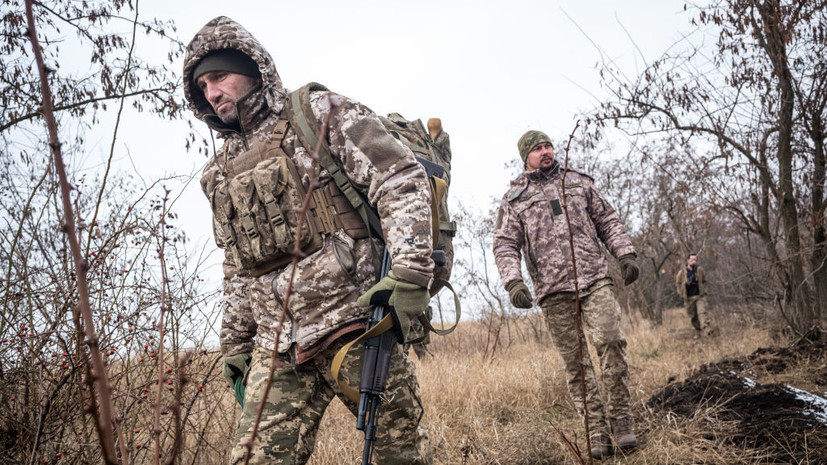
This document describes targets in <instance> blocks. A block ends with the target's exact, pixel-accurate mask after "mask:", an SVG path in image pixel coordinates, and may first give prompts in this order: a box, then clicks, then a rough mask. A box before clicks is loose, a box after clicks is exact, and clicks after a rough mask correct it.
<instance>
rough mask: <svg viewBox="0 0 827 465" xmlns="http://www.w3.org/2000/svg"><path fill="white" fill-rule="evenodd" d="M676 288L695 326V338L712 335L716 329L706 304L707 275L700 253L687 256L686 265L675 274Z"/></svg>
mask: <svg viewBox="0 0 827 465" xmlns="http://www.w3.org/2000/svg"><path fill="white" fill-rule="evenodd" d="M675 289H677V291H678V295H679V296H681V298H682V299H683V306H684V308H685V309H686V314H687V315H688V316H689V318H691V320H692V327H693V328H695V339H700V337H701V336H707V337H708V336H712V335H713V334H714V333H715V331H714V329H713V328H712V326H711V324H710V322H709V312H708V307H707V305H706V292H707V286H706V275H705V274H704V270H703V269H702V268H701V267H699V266H698V255H697V254H694V253H691V254H689V256H687V257H686V266H682V267H681V269H680V270H678V274H677V275H675Z"/></svg>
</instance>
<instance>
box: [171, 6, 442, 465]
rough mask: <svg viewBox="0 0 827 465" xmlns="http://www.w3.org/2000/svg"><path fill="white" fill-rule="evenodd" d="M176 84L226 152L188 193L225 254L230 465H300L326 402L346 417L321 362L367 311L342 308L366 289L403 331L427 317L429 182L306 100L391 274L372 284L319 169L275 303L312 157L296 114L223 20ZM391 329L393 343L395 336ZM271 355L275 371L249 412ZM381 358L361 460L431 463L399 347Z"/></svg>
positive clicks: (259, 58) (320, 94)
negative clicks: (379, 394)
mask: <svg viewBox="0 0 827 465" xmlns="http://www.w3.org/2000/svg"><path fill="white" fill-rule="evenodd" d="M184 82H185V91H184V92H185V96H186V98H187V101H188V104H189V107H190V109H191V110H192V111H193V112H194V113H195V115H196V116H197V117H198V118H199V119H201V120H202V121H204V122H205V123H207V125H208V126H209V127H210V129H211V130H213V131H216V132H217V133H218V137H219V138H222V139H224V144H223V145H222V147H221V148H220V149H219V150H218V151H217V153H216V154H215V156H214V157H213V158H212V159H211V160H210V161H209V162H208V163H207V166H206V168H205V169H204V172H203V175H202V178H201V185H202V188H203V190H204V193H205V194H206V196H207V198H208V200H209V201H210V205H211V208H212V211H213V220H214V221H213V226H214V232H215V237H216V242H217V244H218V245H219V247H221V248H223V249H224V251H225V259H224V296H223V299H222V310H223V319H222V326H221V351H222V354H223V356H224V375H225V378H226V379H227V382H228V383H229V384H230V386H231V387H234V388H235V389H236V393H237V396H238V397H239V398H240V399H241V400H242V401H243V409H242V413H241V419H240V420H239V426H238V430H237V432H236V437H235V447H234V448H233V450H232V457H231V461H232V463H241V462H243V460H244V456H245V454H246V447H245V444H246V443H247V442H249V441H250V440H252V441H253V444H252V459H251V460H250V463H253V464H257V463H278V464H302V463H305V462H307V460H308V459H309V457H310V455H311V453H312V452H313V447H314V444H315V442H316V441H315V435H316V431H317V429H318V426H319V422H320V420H321V417H322V415H323V413H324V411H325V408H326V407H327V405H328V403H329V402H330V401H331V400H332V399H333V397H334V396H338V397H340V398H341V399H342V400H343V401H344V403H345V405H346V406H347V407H348V408H349V409H350V410H351V411H354V412H355V410H356V407H357V406H356V405H354V404H353V402H351V401H349V400H348V399H346V398H345V397H343V396H342V395H341V392H340V391H339V390H338V388H337V387H336V385H335V382H334V380H332V378H331V375H330V370H329V367H330V360H331V359H332V357H333V355H334V354H335V353H336V352H337V351H338V350H339V348H341V347H342V346H343V345H344V344H345V343H346V342H347V341H349V340H352V339H354V338H355V337H356V335H358V333H360V332H361V331H362V330H363V329H364V326H365V321H366V320H367V318H368V316H369V315H370V312H371V311H370V308H367V307H357V306H356V300H357V298H358V297H360V295H363V296H365V297H366V299H367V300H368V301H369V300H370V296H371V295H372V294H373V293H374V292H375V290H376V289H377V288H378V287H381V288H383V289H390V290H391V291H390V292H391V296H392V297H391V298H392V300H391V301H393V302H396V310H395V311H396V312H397V313H404V314H400V315H398V316H399V318H397V320H398V321H409V320H411V319H415V318H416V317H417V316H418V315H419V314H421V313H422V312H423V311H424V310H425V307H426V306H427V302H428V299H429V295H428V288H429V286H430V284H431V282H432V279H433V276H432V273H433V271H432V270H433V266H434V265H433V261H432V260H431V244H432V240H431V219H430V206H429V205H430V193H429V190H428V181H427V178H426V176H425V172H424V171H423V169H422V167H421V166H420V165H419V163H417V162H416V160H415V158H414V156H413V154H412V153H411V151H410V150H409V149H407V148H406V147H404V146H403V145H402V144H401V143H399V142H398V141H397V140H396V139H394V138H393V137H392V136H390V135H389V134H388V133H387V131H386V130H385V128H384V127H383V126H382V123H381V122H380V120H379V118H378V117H377V116H376V114H374V113H373V112H372V111H371V110H370V109H368V108H367V107H365V106H364V105H362V104H360V103H359V102H356V101H354V100H351V99H349V98H347V97H344V96H341V95H338V94H335V93H332V92H328V91H319V90H312V91H310V93H309V108H308V109H307V110H308V112H309V113H312V115H307V117H308V118H311V117H312V118H313V119H314V120H316V121H317V122H319V121H323V120H325V119H326V118H327V117H328V116H329V117H330V126H329V132H328V133H327V135H326V137H327V142H328V144H329V146H330V151H331V153H332V155H333V158H334V159H335V161H336V162H337V164H338V165H339V167H340V169H341V171H342V172H344V174H345V175H346V176H347V178H348V179H349V180H350V181H351V183H352V184H353V185H354V186H356V188H357V189H358V190H359V191H360V192H359V193H360V194H361V195H362V196H364V198H365V199H368V201H369V203H370V204H371V206H372V207H374V208H376V210H377V211H378V214H379V217H380V219H381V228H382V235H383V236H384V240H385V244H386V246H387V249H388V251H389V252H390V253H391V259H392V262H391V273H390V274H389V276H388V277H386V278H384V279H383V280H382V284H381V286H380V285H379V284H377V285H376V286H374V284H375V279H376V278H375V275H376V274H375V270H376V268H377V267H378V260H379V258H380V257H379V256H374V255H375V254H374V253H373V251H375V250H376V247H375V245H376V244H375V242H376V240H377V239H376V238H373V237H371V233H370V232H369V230H368V228H367V227H366V225H365V224H364V221H363V220H362V218H361V217H360V215H359V212H358V211H357V210H356V209H355V208H354V207H353V206H352V205H351V203H350V202H349V201H348V200H347V198H346V197H345V196H344V195H343V193H342V192H341V190H340V189H339V187H337V185H336V183H334V182H331V174H330V173H329V172H328V171H327V170H326V169H324V168H321V169H320V172H319V175H318V181H319V185H318V187H316V188H315V190H314V191H313V194H312V197H311V199H312V201H311V202H310V207H309V211H307V216H306V219H305V222H304V224H302V227H301V233H300V234H301V235H300V237H299V244H300V247H301V250H302V252H303V254H304V256H303V258H301V259H300V260H299V262H298V268H297V270H296V273H295V278H294V279H293V282H292V291H291V292H290V296H289V300H288V299H287V297H288V296H287V289H288V286H289V285H290V281H291V269H290V268H291V267H290V262H291V260H292V258H293V255H292V254H291V251H292V250H293V244H294V242H295V238H294V235H295V233H296V231H297V223H298V221H299V219H298V218H299V215H298V211H299V209H300V205H301V202H302V200H303V198H304V196H305V193H306V192H307V191H308V189H309V186H310V185H311V182H312V181H313V180H312V178H313V173H312V171H311V166H312V156H311V152H312V150H313V149H314V147H306V146H303V145H302V143H301V142H300V141H299V137H297V131H299V130H300V129H301V128H294V127H292V125H291V124H290V123H289V122H288V121H287V116H286V115H287V114H288V113H289V111H288V110H289V108H288V106H289V105H292V104H296V105H298V104H299V103H298V102H295V101H294V99H291V98H289V97H288V95H289V94H288V92H287V91H286V90H285V89H284V87H283V86H282V82H281V79H280V77H279V75H278V73H277V72H276V68H275V65H274V63H273V59H272V57H271V56H270V54H269V53H268V52H267V51H266V50H265V49H264V47H263V46H262V45H261V44H260V43H259V42H258V41H257V40H256V39H255V38H254V37H253V36H252V35H251V34H250V33H249V32H248V31H246V30H245V29H244V28H243V27H242V26H240V25H239V24H237V23H235V22H234V21H232V20H231V19H229V18H226V17H218V18H215V19H213V20H212V21H210V22H209V23H207V24H206V25H205V26H204V27H203V28H202V29H201V30H200V31H199V32H198V33H197V34H196V35H195V37H194V38H193V39H192V41H191V42H190V43H189V45H188V46H187V53H186V58H185V62H184ZM295 100H298V99H295ZM306 113H307V112H306ZM319 125H320V123H319ZM285 302H287V306H286V313H285V315H282V308H283V307H284V303H285ZM282 319H283V323H280V321H282ZM397 330H398V331H400V332H401V333H402V334H403V335H404V334H406V333H407V330H408V328H397ZM274 349H276V350H277V351H278V352H279V359H278V363H279V365H278V366H277V367H276V370H275V379H274V382H273V384H272V386H271V389H270V391H269V395H268V397H267V398H266V399H262V396H263V393H264V390H265V388H266V381H267V377H268V375H269V372H270V365H271V354H272V352H273V350H274ZM394 350H395V353H394V355H393V357H392V358H391V366H390V373H389V376H388V384H387V389H386V392H387V396H386V399H387V403H386V404H383V408H382V409H381V417H380V419H379V428H380V431H379V434H378V438H377V441H376V452H375V457H376V458H377V460H378V463H380V464H430V463H432V462H433V452H432V450H431V447H430V442H429V440H428V435H427V432H426V431H425V430H424V429H423V428H421V427H420V425H419V423H420V420H421V417H422V413H423V408H422V403H421V401H420V393H419V385H418V383H417V380H416V375H415V372H414V366H413V364H412V363H411V362H410V360H409V359H408V358H407V356H406V355H405V354H403V353H402V351H401V350H400V347H399V346H398V345H397V346H396V347H395V349H394ZM360 369H361V365H360V362H359V360H358V359H354V358H348V360H346V363H345V364H344V365H343V367H342V369H341V371H340V376H341V378H343V379H344V380H345V381H346V382H348V383H350V384H355V383H357V380H358V379H359V374H360ZM245 384H246V389H245ZM262 401H263V402H264V403H265V405H264V407H263V414H262V419H261V423H260V426H259V430H258V434H257V436H256V437H255V438H252V428H253V423H254V421H255V416H256V414H257V412H258V410H259V408H260V405H261V402H262Z"/></svg>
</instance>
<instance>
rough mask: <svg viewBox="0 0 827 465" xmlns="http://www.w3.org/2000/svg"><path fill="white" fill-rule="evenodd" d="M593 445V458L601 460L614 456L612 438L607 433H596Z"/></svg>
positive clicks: (593, 437)
mask: <svg viewBox="0 0 827 465" xmlns="http://www.w3.org/2000/svg"><path fill="white" fill-rule="evenodd" d="M591 443H592V449H591V452H592V458H594V459H597V460H600V459H604V458H606V457H608V456H610V455H612V438H610V437H609V435H608V434H606V433H605V432H604V433H595V434H594V436H592V440H591Z"/></svg>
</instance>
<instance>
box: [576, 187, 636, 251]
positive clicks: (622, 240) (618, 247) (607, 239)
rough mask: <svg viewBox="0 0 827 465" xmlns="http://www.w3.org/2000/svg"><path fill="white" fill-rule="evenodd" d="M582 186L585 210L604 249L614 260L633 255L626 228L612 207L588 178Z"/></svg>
mask: <svg viewBox="0 0 827 465" xmlns="http://www.w3.org/2000/svg"><path fill="white" fill-rule="evenodd" d="M583 184H584V186H588V189H587V196H588V197H587V202H588V206H587V208H588V212H589V217H590V218H591V220H592V222H593V223H594V227H595V229H596V230H597V237H599V238H600V240H601V241H603V243H604V244H606V248H607V249H609V252H611V254H612V255H614V257H615V258H620V257H622V256H624V255H628V254H633V253H635V248H634V246H633V245H632V240H631V239H629V236H628V235H627V234H626V228H625V227H624V226H623V223H621V222H620V217H619V216H618V215H617V211H615V209H614V207H612V206H611V204H609V202H608V201H607V200H606V199H605V198H604V197H603V195H602V194H601V193H600V192H599V191H598V190H597V188H595V186H594V182H593V181H592V180H591V179H590V178H588V177H585V176H584V177H583Z"/></svg>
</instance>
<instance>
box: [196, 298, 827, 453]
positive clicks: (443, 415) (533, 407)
mask: <svg viewBox="0 0 827 465" xmlns="http://www.w3.org/2000/svg"><path fill="white" fill-rule="evenodd" d="M749 314H752V313H751V312H742V313H739V314H735V313H730V314H726V315H724V314H722V313H721V312H716V313H715V321H716V323H717V326H718V327H719V335H718V336H716V337H714V338H711V339H702V340H700V341H698V340H694V339H693V338H692V336H693V333H694V332H693V331H692V329H691V328H690V326H689V322H688V319H687V318H686V317H685V315H684V314H683V310H682V309H671V310H668V311H666V312H665V314H664V324H663V325H662V326H660V327H654V328H650V327H649V325H648V324H647V323H646V322H644V321H641V320H639V319H637V318H636V317H633V318H629V317H628V316H627V315H624V328H625V331H626V335H627V340H628V342H629V346H628V354H629V361H630V367H631V383H630V386H631V390H632V399H633V410H634V418H635V423H636V432H637V433H638V436H639V439H640V446H639V447H638V449H637V450H635V451H633V452H631V453H629V454H628V455H625V456H623V455H619V456H615V457H613V458H612V459H611V460H604V461H603V462H601V463H628V464H673V463H674V464H696V463H715V464H731V463H761V462H765V461H766V459H767V457H766V455H765V454H764V452H762V450H759V449H748V448H745V447H743V446H733V445H731V443H730V441H729V439H730V438H731V436H732V435H733V434H735V433H736V431H735V429H736V428H737V425H736V424H735V423H733V422H723V421H717V420H716V418H715V417H716V415H715V414H716V411H715V409H716V408H717V407H715V406H712V407H709V406H699V408H698V409H697V411H696V413H695V415H694V417H691V418H680V417H677V416H675V415H672V414H668V413H664V412H662V411H661V412H655V411H652V410H651V409H650V408H648V407H646V402H647V401H648V400H649V398H650V397H651V396H652V395H653V394H655V393H656V392H658V391H659V390H661V389H662V388H663V387H664V386H665V385H666V384H668V383H669V382H671V381H675V380H677V381H680V380H683V379H684V378H686V377H687V376H689V375H691V374H693V373H694V372H696V371H697V370H698V369H699V368H700V367H701V366H702V365H704V364H707V363H711V362H715V361H719V360H722V359H725V358H732V357H740V356H744V355H747V354H751V353H752V352H754V351H755V350H756V349H758V348H759V347H768V346H784V345H787V344H788V343H789V341H787V340H785V339H784V338H783V336H781V331H778V330H777V329H776V328H779V327H781V325H780V323H778V322H768V321H766V320H759V321H757V322H756V321H753V320H752V319H751V318H750V317H748V316H746V315H749ZM537 325H539V326H537ZM487 331H488V330H487V325H486V324H483V322H468V323H463V324H462V325H460V327H459V328H458V329H457V331H456V332H455V333H453V334H451V335H450V336H448V337H447V338H438V337H437V338H434V339H435V340H434V342H433V343H432V344H431V346H430V350H431V352H432V353H433V356H431V357H426V358H425V359H424V360H416V357H415V356H413V355H412V357H414V358H415V360H416V364H417V369H418V376H419V380H420V385H421V388H422V397H423V402H424V404H425V406H426V413H425V417H424V420H423V424H424V426H425V427H426V428H427V429H428V431H429V434H430V438H431V442H432V445H433V446H434V449H435V452H436V463H437V464H515V465H518V464H526V465H527V464H552V463H554V464H558V463H561V464H569V463H571V464H573V463H578V462H577V461H576V460H575V459H574V458H573V457H572V455H571V453H570V452H568V451H567V450H566V448H565V447H564V446H563V442H562V441H561V439H560V435H559V433H558V432H562V434H564V435H565V436H566V437H567V438H568V439H569V440H571V441H572V442H574V443H575V444H577V445H578V447H579V448H580V449H581V450H585V441H584V440H583V438H584V435H583V425H582V423H581V422H580V420H579V419H578V417H577V415H576V414H575V412H574V411H573V409H572V404H571V402H570V401H569V399H568V395H567V392H566V389H565V380H564V376H563V372H562V367H561V363H560V360H559V358H558V356H557V354H556V352H555V351H554V349H553V348H552V347H551V346H550V344H549V342H548V340H547V333H546V332H545V329H544V328H543V326H542V323H541V320H540V319H539V316H538V315H529V316H527V317H523V318H520V319H518V320H512V321H509V322H508V326H507V327H506V326H503V327H502V330H501V333H500V334H501V335H500V343H499V344H498V347H497V350H496V351H495V355H494V356H493V357H490V356H485V355H484V354H485V353H486V350H485V349H486V340H488V336H487ZM509 334H510V337H509V336H508V335H509ZM490 348H491V347H490V344H489V347H488V349H489V350H488V352H490ZM810 363H815V364H821V365H823V364H824V363H825V360H824V359H823V358H822V359H821V360H812V361H810ZM812 368H813V367H811V366H808V365H807V364H806V363H804V364H802V365H796V366H791V367H789V369H787V370H785V371H783V372H781V373H775V374H771V373H763V374H762V373H757V374H756V376H757V378H756V379H755V380H756V381H758V382H762V383H764V382H765V383H774V382H780V383H787V384H790V385H793V386H796V387H800V388H801V389H806V390H810V391H811V392H815V393H818V394H821V395H823V391H824V390H825V389H827V387H825V386H824V385H823V384H819V383H821V382H823V380H822V381H819V380H818V379H815V378H814V377H813V376H812V375H811V373H812V372H813V369H812ZM821 369H824V368H823V367H821ZM224 397H225V399H222V402H220V405H222V406H228V405H229V403H228V402H223V400H228V399H229V397H230V393H229V390H227V391H226V392H225V396H224ZM230 408H232V413H230V412H224V413H221V417H232V416H233V415H234V414H235V415H237V414H238V409H237V407H230ZM220 423H221V424H223V425H224V426H222V427H221V428H218V429H217V430H213V432H212V433H211V436H212V437H210V438H209V439H208V440H207V443H209V448H210V449H211V453H210V454H207V455H208V456H212V457H213V458H216V459H218V456H221V455H222V453H226V449H225V448H228V447H229V446H230V444H229V443H230V441H231V437H232V432H231V431H232V428H233V427H234V422H231V421H227V420H224V421H221V422H220ZM354 424H355V420H354V418H353V417H352V416H351V415H350V413H349V412H348V411H347V410H346V409H345V407H344V406H343V405H342V404H341V402H339V401H334V402H333V403H332V404H331V405H330V407H329V409H328V411H327V414H326V415H325V417H324V419H323V421H322V424H321V427H320V431H319V434H318V436H317V445H316V449H315V452H314V454H313V457H312V459H311V461H310V464H312V465H334V464H336V465H339V464H357V463H359V458H360V457H361V448H362V435H361V433H360V432H358V431H356V429H355V427H354ZM710 424H712V425H714V427H710ZM222 429H223V430H224V431H226V433H222V432H221V430H222ZM222 434H223V435H224V436H225V437H224V438H222V437H221V436H222ZM780 440H783V438H781V439H780ZM222 445H223V447H222ZM216 453H217V454H216ZM585 459H586V463H588V457H585ZM219 461H220V460H217V462H219ZM198 463H215V462H212V460H210V459H206V457H204V458H202V460H198Z"/></svg>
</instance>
